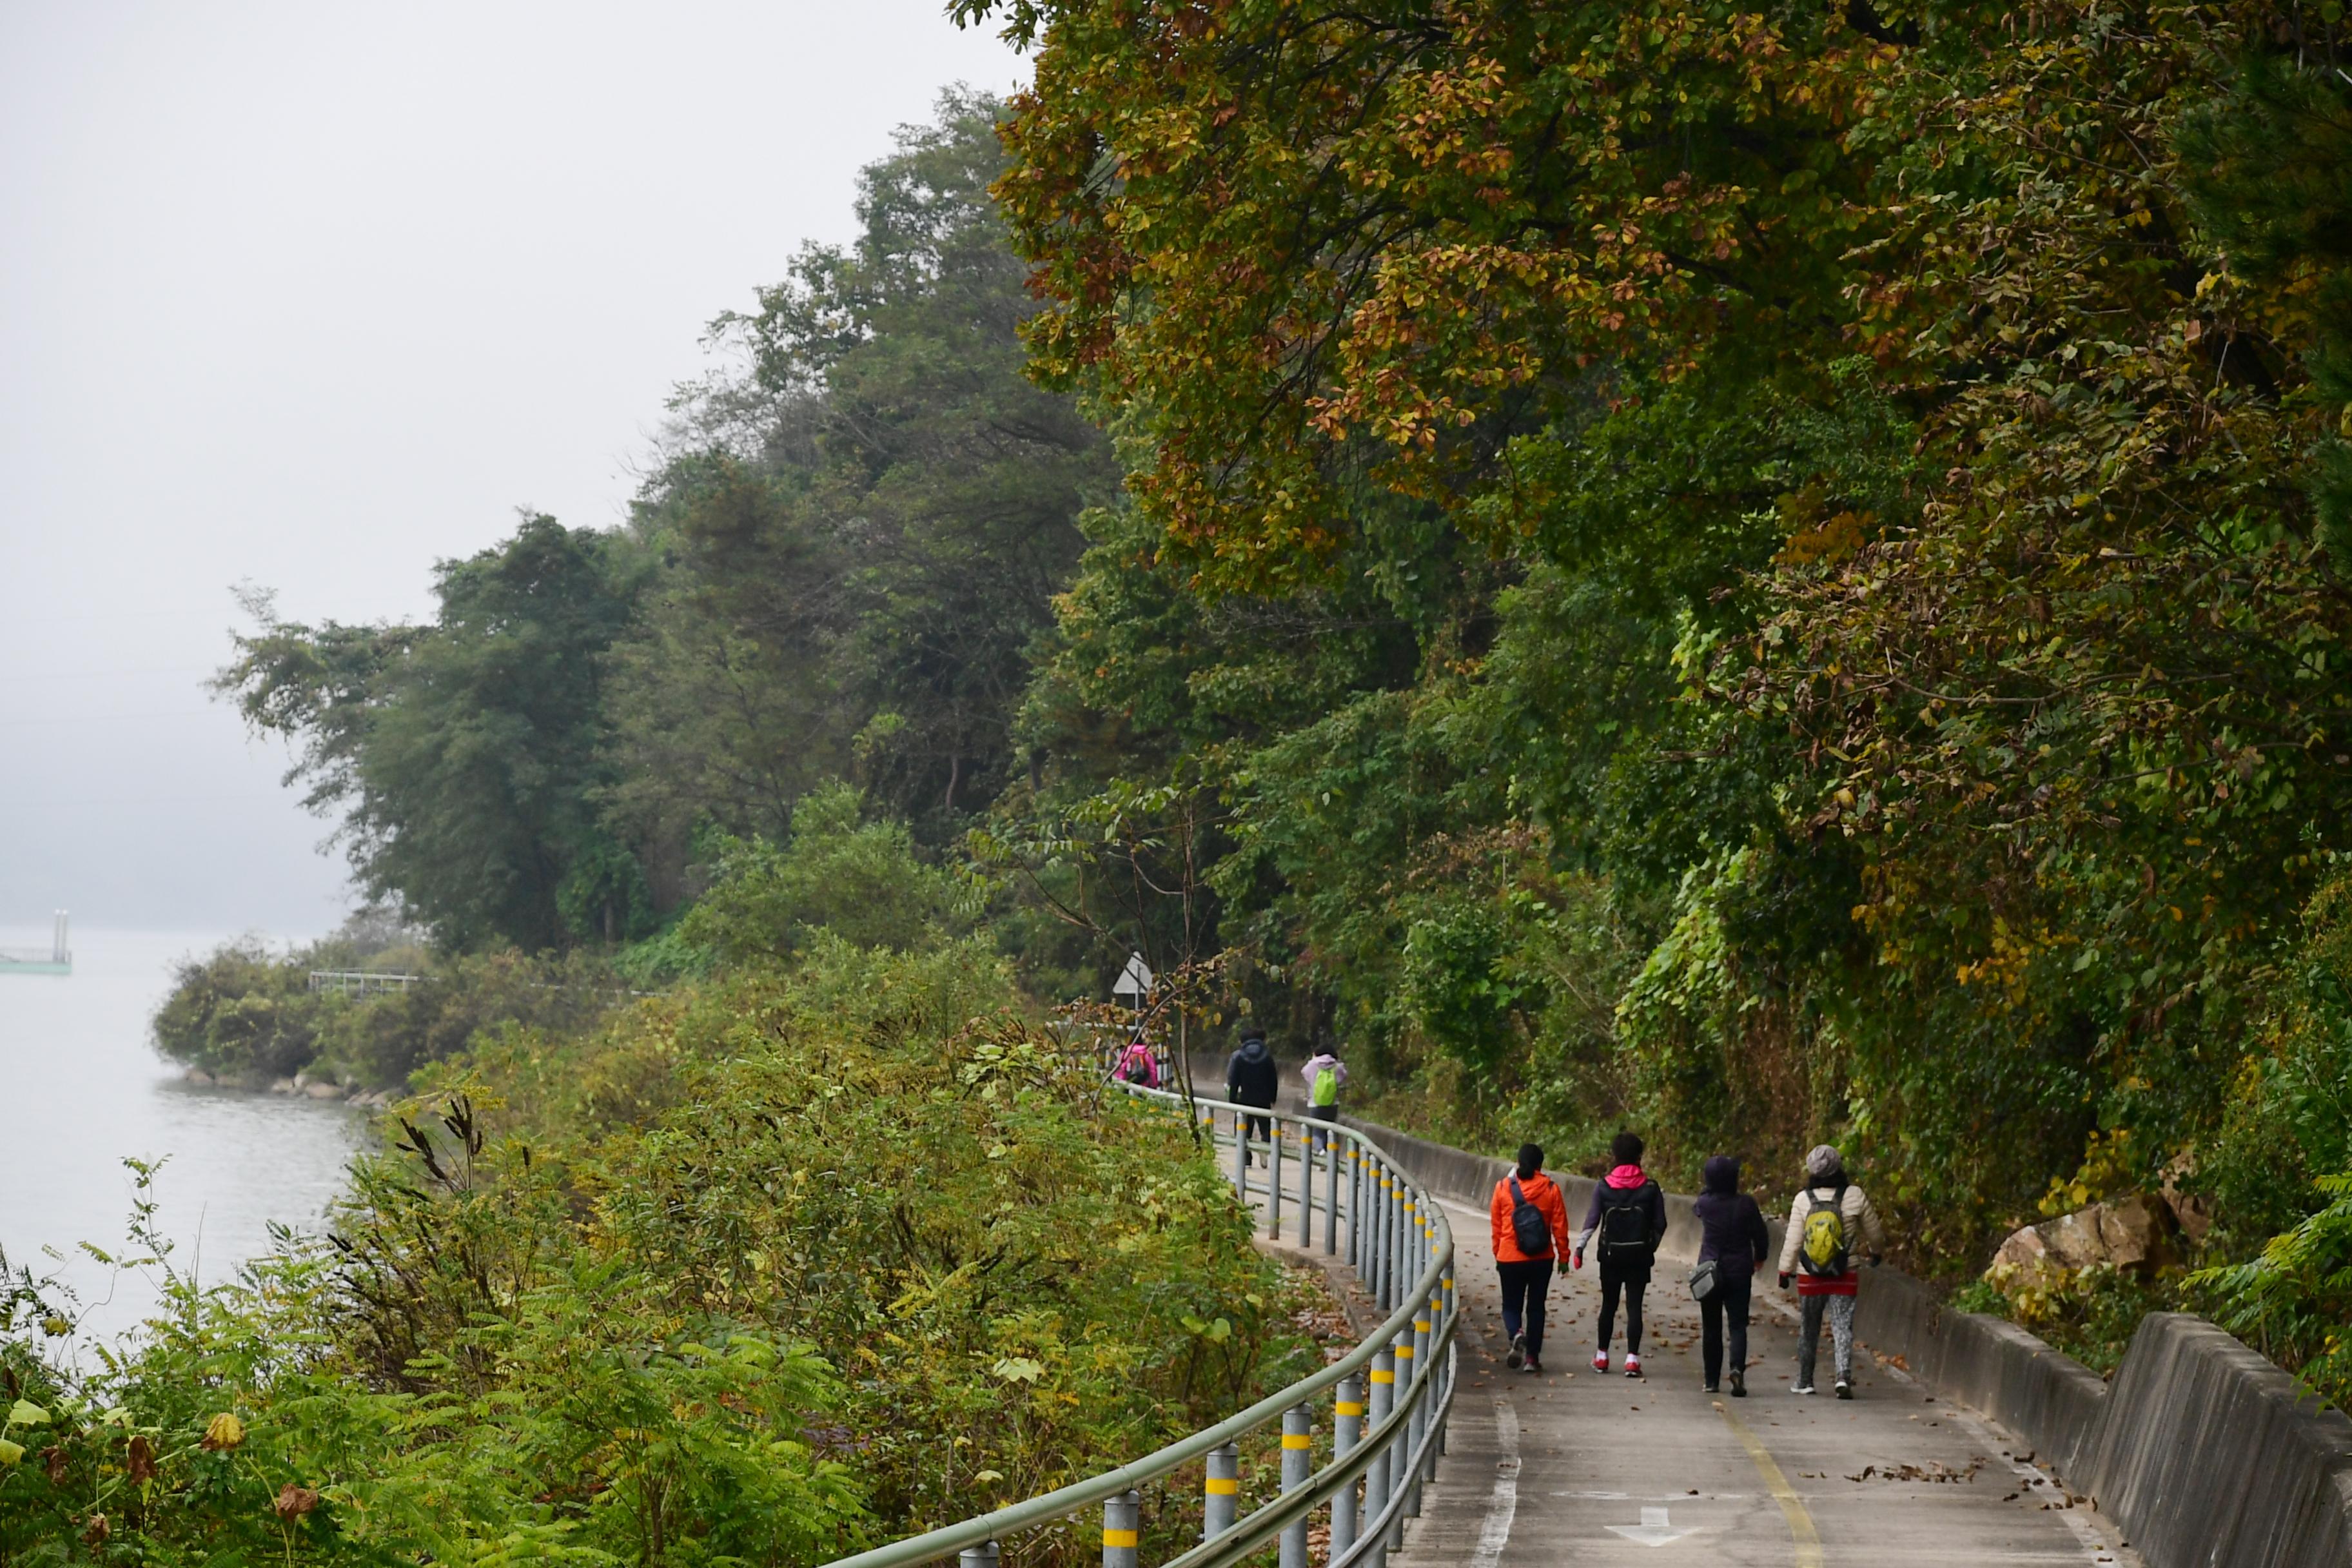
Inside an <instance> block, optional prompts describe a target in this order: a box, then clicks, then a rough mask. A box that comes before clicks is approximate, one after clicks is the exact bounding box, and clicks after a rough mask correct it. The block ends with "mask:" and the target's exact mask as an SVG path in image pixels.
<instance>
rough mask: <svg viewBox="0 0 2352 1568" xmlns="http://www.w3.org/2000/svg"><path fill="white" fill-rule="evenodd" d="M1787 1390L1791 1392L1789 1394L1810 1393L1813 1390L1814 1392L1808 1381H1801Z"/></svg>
mask: <svg viewBox="0 0 2352 1568" xmlns="http://www.w3.org/2000/svg"><path fill="white" fill-rule="evenodd" d="M1789 1392H1790V1393H1791V1394H1811V1393H1814V1392H1815V1390H1814V1388H1813V1385H1812V1384H1810V1383H1801V1384H1797V1386H1796V1387H1794V1388H1792V1389H1790V1390H1789Z"/></svg>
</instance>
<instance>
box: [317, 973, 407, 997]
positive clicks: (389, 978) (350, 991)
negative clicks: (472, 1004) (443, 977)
mask: <svg viewBox="0 0 2352 1568" xmlns="http://www.w3.org/2000/svg"><path fill="white" fill-rule="evenodd" d="M424 978H425V976H423V975H422V974H397V973H381V974H379V973H376V972H375V971H373V970H371V969H314V970H312V971H310V989H311V990H313V991H332V992H335V993H337V994H341V995H345V996H368V995H373V994H375V993H377V992H381V991H405V990H407V989H408V988H409V987H410V986H412V985H414V984H416V983H417V982H418V981H420V980H422V979H424Z"/></svg>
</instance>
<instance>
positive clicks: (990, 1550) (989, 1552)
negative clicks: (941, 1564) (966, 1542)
mask: <svg viewBox="0 0 2352 1568" xmlns="http://www.w3.org/2000/svg"><path fill="white" fill-rule="evenodd" d="M956 1568H996V1542H993V1541H983V1542H981V1543H980V1544H979V1545H977V1546H967V1547H965V1548H964V1549H963V1550H962V1551H961V1552H957V1553H956Z"/></svg>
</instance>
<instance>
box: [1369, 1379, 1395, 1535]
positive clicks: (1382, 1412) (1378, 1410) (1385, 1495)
mask: <svg viewBox="0 0 2352 1568" xmlns="http://www.w3.org/2000/svg"><path fill="white" fill-rule="evenodd" d="M1395 1408H1396V1358H1395V1357H1394V1356H1393V1355H1391V1354H1390V1353H1389V1352H1387V1351H1382V1352H1380V1353H1379V1354H1378V1355H1375V1356H1374V1357H1372V1408H1371V1410H1370V1420H1371V1426H1372V1430H1374V1431H1378V1430H1379V1429H1380V1426H1381V1422H1383V1421H1386V1420H1387V1419H1388V1418H1389V1412H1390V1411H1391V1410H1393V1409H1395ZM1395 1456H1396V1446H1395V1442H1394V1439H1391V1442H1390V1446H1389V1447H1387V1448H1385V1449H1383V1450H1381V1454H1380V1457H1379V1458H1375V1459H1374V1460H1373V1461H1372V1463H1371V1467H1370V1468H1369V1469H1367V1470H1365V1472H1364V1528H1365V1529H1366V1530H1370V1529H1371V1527H1372V1521H1374V1520H1376V1519H1378V1518H1380V1516H1381V1510H1382V1509H1384V1508H1386V1507H1388V1506H1389V1462H1390V1460H1391V1459H1392V1458H1395ZM1363 1561H1364V1563H1366V1564H1367V1568H1382V1565H1383V1564H1385V1563H1387V1562H1388V1548H1387V1547H1386V1546H1384V1545H1375V1546H1373V1548H1372V1549H1371V1551H1370V1552H1367V1553H1365V1554H1364V1558H1363Z"/></svg>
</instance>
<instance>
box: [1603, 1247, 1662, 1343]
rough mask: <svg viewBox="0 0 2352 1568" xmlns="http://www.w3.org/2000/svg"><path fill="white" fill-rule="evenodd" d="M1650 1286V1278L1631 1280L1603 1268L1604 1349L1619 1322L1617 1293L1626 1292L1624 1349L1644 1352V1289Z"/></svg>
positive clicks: (1645, 1276) (1646, 1276) (1643, 1277)
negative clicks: (1611, 1332)
mask: <svg viewBox="0 0 2352 1568" xmlns="http://www.w3.org/2000/svg"><path fill="white" fill-rule="evenodd" d="M1649 1288H1650V1277H1649V1276H1648V1275H1646V1274H1644V1275H1643V1276H1641V1277H1640V1278H1639V1279H1628V1278H1626V1277H1625V1276H1623V1275H1619V1274H1612V1273H1611V1272H1609V1270H1608V1269H1606V1268H1603V1269H1602V1270H1601V1349H1602V1350H1604V1351H1605V1350H1607V1349H1608V1348H1609V1333H1610V1331H1611V1330H1612V1329H1613V1328H1614V1327H1615V1326H1616V1323H1617V1292H1618V1291H1620V1290H1622V1291H1623V1292H1624V1293H1625V1350H1626V1353H1627V1354H1629V1355H1640V1354H1641V1353H1642V1292H1643V1291H1644V1290H1646V1289H1649Z"/></svg>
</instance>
